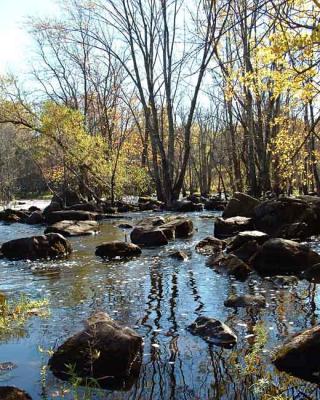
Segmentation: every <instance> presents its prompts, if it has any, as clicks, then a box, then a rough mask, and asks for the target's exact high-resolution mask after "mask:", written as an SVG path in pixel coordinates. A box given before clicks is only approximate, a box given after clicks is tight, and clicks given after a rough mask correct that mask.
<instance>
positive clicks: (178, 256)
mask: <svg viewBox="0 0 320 400" xmlns="http://www.w3.org/2000/svg"><path fill="white" fill-rule="evenodd" d="M169 257H170V258H174V259H175V260H179V261H187V260H188V259H189V257H188V255H187V254H186V253H185V252H183V251H181V250H177V251H173V252H172V253H170V254H169Z"/></svg>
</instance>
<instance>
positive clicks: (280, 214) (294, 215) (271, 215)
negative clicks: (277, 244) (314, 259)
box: [253, 196, 320, 239]
mask: <svg viewBox="0 0 320 400" xmlns="http://www.w3.org/2000/svg"><path fill="white" fill-rule="evenodd" d="M310 197H311V196H310ZM316 199H318V200H319V201H316V200H315V199H314V200H313V202H311V201H306V199H303V198H290V197H282V198H278V199H272V200H267V201H264V202H263V203H261V204H260V205H259V206H257V207H256V208H255V210H254V217H253V220H254V225H255V227H256V228H257V229H259V230H261V231H263V232H266V233H268V234H269V235H271V236H273V237H284V238H286V239H305V238H306V237H309V236H312V235H316V234H319V233H320V199H319V198H316Z"/></svg>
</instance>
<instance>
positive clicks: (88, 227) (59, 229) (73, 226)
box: [44, 220, 100, 236]
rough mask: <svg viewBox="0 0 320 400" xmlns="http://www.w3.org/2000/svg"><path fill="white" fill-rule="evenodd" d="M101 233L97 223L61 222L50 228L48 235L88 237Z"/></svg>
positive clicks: (46, 231) (47, 231)
mask: <svg viewBox="0 0 320 400" xmlns="http://www.w3.org/2000/svg"><path fill="white" fill-rule="evenodd" d="M98 232H100V226H99V223H98V222H97V221H72V220H71V221H60V222H56V223H55V224H53V225H51V226H48V227H47V228H46V230H45V231H44V233H45V234H47V233H60V234H61V235H63V236H86V235H92V234H95V233H98Z"/></svg>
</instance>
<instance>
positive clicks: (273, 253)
mask: <svg viewBox="0 0 320 400" xmlns="http://www.w3.org/2000/svg"><path fill="white" fill-rule="evenodd" d="M319 262H320V255H319V254H318V253H316V252H315V251H313V250H311V249H310V248H309V247H308V246H305V245H303V244H300V243H297V242H294V241H292V240H286V239H270V240H267V241H266V242H265V243H264V244H263V245H262V246H261V248H260V250H259V251H258V253H257V254H256V255H255V257H254V258H253V260H252V267H253V268H254V269H255V270H256V271H258V272H259V273H261V274H263V275H281V274H299V273H301V272H302V271H304V270H306V269H307V268H309V267H311V266H312V265H314V264H317V263H319Z"/></svg>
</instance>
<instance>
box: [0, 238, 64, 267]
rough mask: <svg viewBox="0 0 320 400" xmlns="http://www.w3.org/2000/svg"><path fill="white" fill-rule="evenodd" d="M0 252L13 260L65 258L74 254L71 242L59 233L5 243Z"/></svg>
mask: <svg viewBox="0 0 320 400" xmlns="http://www.w3.org/2000/svg"><path fill="white" fill-rule="evenodd" d="M0 252H1V253H2V254H3V255H4V257H6V258H8V259H11V260H19V259H25V260H37V259H55V258H63V257H66V256H67V255H69V254H70V253H71V252H72V247H71V244H70V242H69V241H68V240H67V239H66V238H64V237H63V236H62V235H60V234H58V233H49V234H47V235H43V236H31V237H26V238H21V239H15V240H10V241H9V242H6V243H3V244H2V246H1V249H0Z"/></svg>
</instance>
